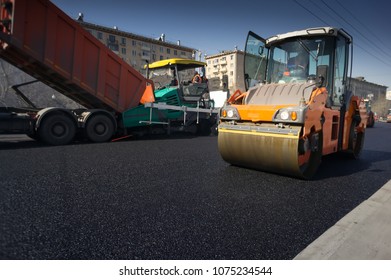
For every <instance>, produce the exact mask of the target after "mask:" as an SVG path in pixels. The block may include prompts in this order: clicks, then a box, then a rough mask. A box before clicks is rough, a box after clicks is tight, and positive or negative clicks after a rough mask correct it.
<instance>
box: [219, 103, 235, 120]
mask: <svg viewBox="0 0 391 280" xmlns="http://www.w3.org/2000/svg"><path fill="white" fill-rule="evenodd" d="M220 118H221V119H228V120H239V119H240V117H239V113H238V110H237V109H236V108H235V107H231V106H226V107H223V108H222V109H221V111H220Z"/></svg>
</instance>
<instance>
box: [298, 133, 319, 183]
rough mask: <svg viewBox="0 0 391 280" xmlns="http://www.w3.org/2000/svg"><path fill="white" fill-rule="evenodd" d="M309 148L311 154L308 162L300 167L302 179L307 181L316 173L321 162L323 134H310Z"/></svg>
mask: <svg viewBox="0 0 391 280" xmlns="http://www.w3.org/2000/svg"><path fill="white" fill-rule="evenodd" d="M309 141H310V143H309V146H310V148H311V154H310V158H309V160H308V162H306V163H305V164H303V165H302V166H300V171H301V174H302V178H303V179H306V180H309V179H311V178H312V177H313V176H314V175H315V173H316V171H317V170H318V168H319V166H320V164H321V162H322V151H323V133H322V131H320V132H317V133H312V134H311V135H310V137H309Z"/></svg>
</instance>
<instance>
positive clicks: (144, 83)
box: [0, 0, 214, 145]
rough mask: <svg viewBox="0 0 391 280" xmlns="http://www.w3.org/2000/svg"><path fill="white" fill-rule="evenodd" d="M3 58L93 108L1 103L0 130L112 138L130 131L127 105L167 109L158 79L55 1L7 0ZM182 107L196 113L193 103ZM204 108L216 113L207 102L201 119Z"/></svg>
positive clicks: (1, 31)
mask: <svg viewBox="0 0 391 280" xmlns="http://www.w3.org/2000/svg"><path fill="white" fill-rule="evenodd" d="M0 58H2V59H4V60H5V61H7V62H9V63H11V64H12V65H14V66H16V67H18V68H19V69H21V70H22V71H24V72H26V73H27V74H29V75H31V76H32V77H34V78H36V79H37V80H38V81H41V82H43V83H45V84H47V85H48V86H50V87H52V88H54V89H55V90H57V91H58V92H60V93H62V94H63V95H65V96H67V97H69V98H70V99H72V100H74V101H76V102H77V103H79V104H80V105H82V106H83V107H84V108H85V109H75V110H69V109H63V108H33V107H32V106H29V107H28V108H27V107H26V108H13V107H0V133H25V134H27V135H29V136H31V137H32V138H34V139H37V140H42V141H43V142H45V143H48V144H52V145H64V144H67V143H69V142H71V141H73V140H74V139H75V135H80V134H81V135H83V136H84V137H85V138H87V139H89V140H91V141H92V142H104V141H109V140H110V139H112V137H113V136H114V135H119V136H122V135H126V134H128V133H129V129H131V128H130V127H126V126H125V125H124V121H123V113H124V112H127V111H128V110H131V109H132V108H137V107H139V106H140V104H141V103H143V104H149V108H151V107H153V108H154V110H159V109H160V108H159V106H157V105H156V104H155V106H150V104H151V103H153V102H155V96H154V84H153V82H152V81H151V80H149V79H147V78H145V77H144V76H143V75H141V74H140V73H139V72H138V71H136V70H135V69H134V68H132V67H131V66H130V65H129V64H127V63H126V62H124V61H123V60H122V59H121V58H120V57H119V56H117V55H116V54H115V53H114V52H112V51H111V50H110V49H109V48H107V47H106V46H105V45H104V44H102V43H101V42H100V41H99V40H98V39H96V38H95V37H94V36H92V35H91V34H90V33H89V32H88V31H86V30H85V29H84V28H83V27H81V26H80V25H79V24H78V23H77V22H76V21H75V20H73V19H72V18H70V17H69V16H67V15H66V14H65V13H64V12H63V11H61V10H60V9H59V8H58V7H56V6H55V5H54V4H53V3H52V2H50V1H48V0H1V7H0ZM203 104H205V103H203ZM197 108H199V106H197ZM170 109H175V108H170ZM177 109H178V110H179V111H183V113H184V114H185V115H186V116H187V117H189V115H188V114H189V113H186V111H187V110H186V108H183V106H178V108H177ZM162 110H163V109H162ZM202 110H203V111H202ZM193 111H194V110H193ZM200 111H202V112H201V113H202V114H204V115H201V117H205V118H209V116H211V115H212V114H213V113H214V112H213V111H212V110H210V111H208V109H207V108H199V111H198V112H194V113H197V114H198V115H197V121H199V117H200V116H199V114H200ZM207 112H210V114H207ZM193 119H194V118H193ZM212 119H213V118H212ZM170 121H171V120H166V122H165V123H166V124H170ZM181 121H182V122H185V121H186V117H185V118H181ZM160 123H162V122H160ZM149 125H151V124H150V123H149ZM211 125H213V124H211ZM167 127H170V125H167Z"/></svg>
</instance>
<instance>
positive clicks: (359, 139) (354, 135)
mask: <svg viewBox="0 0 391 280" xmlns="http://www.w3.org/2000/svg"><path fill="white" fill-rule="evenodd" d="M359 123H360V121H359V120H356V119H353V121H352V123H351V125H350V132H349V149H348V152H349V154H350V156H351V157H352V158H354V159H358V158H359V157H360V155H361V151H362V148H363V146H364V138H365V132H358V131H357V129H356V127H357V125H358V124H359Z"/></svg>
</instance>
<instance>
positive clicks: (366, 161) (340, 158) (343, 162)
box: [313, 150, 391, 181]
mask: <svg viewBox="0 0 391 280" xmlns="http://www.w3.org/2000/svg"><path fill="white" fill-rule="evenodd" d="M390 159H391V153H389V152H383V151H371V150H363V151H362V154H361V156H360V158H359V159H352V158H351V157H350V156H349V155H348V154H344V153H336V154H331V155H327V156H324V157H323V158H322V163H321V165H320V167H319V169H318V172H317V174H316V175H315V177H314V178H313V181H316V180H322V179H326V178H330V177H341V176H348V175H352V174H355V173H358V172H360V171H369V172H375V173H379V175H380V174H381V173H382V172H386V171H388V170H385V169H378V168H373V167H372V166H373V164H374V163H376V162H379V161H387V160H390Z"/></svg>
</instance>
